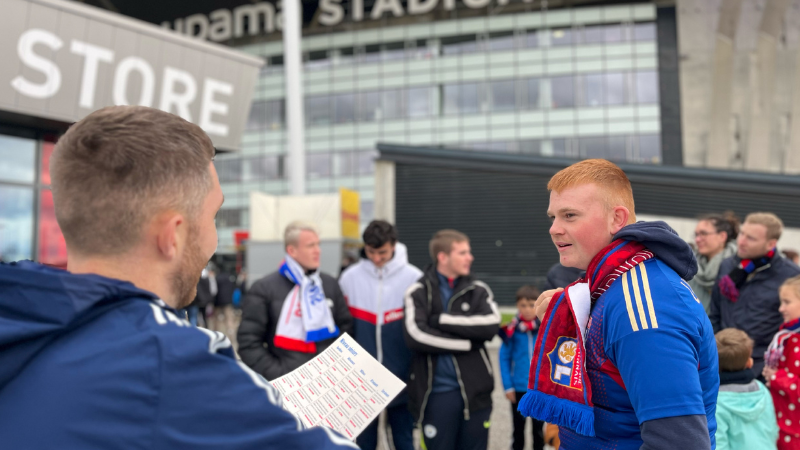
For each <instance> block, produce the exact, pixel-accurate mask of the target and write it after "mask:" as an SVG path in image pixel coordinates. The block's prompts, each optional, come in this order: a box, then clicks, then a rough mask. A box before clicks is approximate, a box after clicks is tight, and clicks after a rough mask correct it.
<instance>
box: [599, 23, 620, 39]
mask: <svg viewBox="0 0 800 450" xmlns="http://www.w3.org/2000/svg"><path fill="white" fill-rule="evenodd" d="M603 40H604V41H605V42H621V41H622V24H619V23H615V24H613V25H604V26H603Z"/></svg>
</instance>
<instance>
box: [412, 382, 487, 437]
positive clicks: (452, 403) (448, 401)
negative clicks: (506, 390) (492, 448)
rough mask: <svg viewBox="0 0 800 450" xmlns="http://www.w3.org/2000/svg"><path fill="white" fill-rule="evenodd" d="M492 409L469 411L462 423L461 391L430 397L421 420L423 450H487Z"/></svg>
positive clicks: (462, 403) (462, 404)
mask: <svg viewBox="0 0 800 450" xmlns="http://www.w3.org/2000/svg"><path fill="white" fill-rule="evenodd" d="M491 415H492V407H491V406H490V407H488V408H484V409H482V410H480V411H470V413H469V420H464V399H463V398H462V397H461V391H450V392H442V393H440V394H431V395H430V396H429V397H428V405H427V406H426V407H425V416H424V417H423V418H422V433H421V436H420V439H421V440H422V442H421V445H420V448H422V450H486V448H487V447H488V445H489V426H490V425H491V423H490V422H489V416H491Z"/></svg>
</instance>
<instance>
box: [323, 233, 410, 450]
mask: <svg viewBox="0 0 800 450" xmlns="http://www.w3.org/2000/svg"><path fill="white" fill-rule="evenodd" d="M363 238H364V250H363V251H362V254H361V256H362V259H361V261H359V262H358V263H356V264H354V265H352V266H350V267H348V268H347V270H345V272H344V273H343V274H342V276H341V278H340V279H339V285H340V286H341V288H342V292H343V293H344V296H345V299H346V300H347V304H348V306H349V307H350V314H352V316H353V319H354V326H353V334H354V335H355V336H354V337H355V339H356V341H357V342H358V343H359V344H361V346H362V347H364V349H366V350H367V351H368V352H369V353H370V354H371V355H372V356H374V357H375V358H376V359H377V360H378V361H380V362H381V364H383V365H384V366H385V367H386V368H387V369H389V370H390V371H391V372H392V373H394V374H395V375H396V376H397V377H398V378H400V379H401V380H403V381H404V382H407V381H408V373H409V367H410V364H411V351H410V350H409V349H408V347H406V344H405V341H404V338H403V317H404V314H403V296H404V294H405V292H406V289H408V288H409V286H411V285H412V284H414V282H416V281H417V280H418V279H419V278H420V276H422V272H421V271H420V270H419V269H417V268H416V267H414V266H412V265H411V264H409V263H408V255H407V252H406V247H405V245H403V244H401V243H398V242H397V230H396V228H395V227H394V226H393V225H392V224H390V223H389V222H386V221H384V220H374V221H372V222H371V223H370V224H369V225H368V226H367V228H366V229H365V230H364V234H363ZM407 403H408V398H407V396H406V394H405V392H403V393H402V394H400V395H399V396H398V397H397V398H395V399H394V401H393V402H392V403H391V404H390V405H389V407H388V408H387V409H386V411H387V418H388V423H389V426H390V427H391V429H392V439H393V440H394V447H395V449H397V450H413V448H414V444H413V440H412V431H413V429H414V419H413V418H412V416H411V413H410V412H409V410H408V406H407ZM356 442H357V443H358V445H359V446H360V447H361V448H362V450H375V448H376V446H377V444H378V420H377V419H376V420H375V421H373V422H372V423H371V424H370V425H369V427H367V429H366V430H364V432H363V433H361V435H359V437H358V440H357V441H356Z"/></svg>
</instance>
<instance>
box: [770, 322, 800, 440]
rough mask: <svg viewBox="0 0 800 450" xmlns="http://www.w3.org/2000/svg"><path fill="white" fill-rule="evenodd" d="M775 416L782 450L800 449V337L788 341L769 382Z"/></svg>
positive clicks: (793, 334) (792, 336)
mask: <svg viewBox="0 0 800 450" xmlns="http://www.w3.org/2000/svg"><path fill="white" fill-rule="evenodd" d="M769 389H770V391H771V392H772V401H773V403H775V415H776V416H777V418H778V427H779V428H780V436H779V438H778V449H779V450H790V449H798V450H800V334H798V333H796V332H795V333H792V334H791V335H789V336H788V337H786V338H785V340H784V347H783V356H781V358H780V361H779V362H778V370H777V372H776V373H775V375H774V376H773V377H771V378H770V380H769Z"/></svg>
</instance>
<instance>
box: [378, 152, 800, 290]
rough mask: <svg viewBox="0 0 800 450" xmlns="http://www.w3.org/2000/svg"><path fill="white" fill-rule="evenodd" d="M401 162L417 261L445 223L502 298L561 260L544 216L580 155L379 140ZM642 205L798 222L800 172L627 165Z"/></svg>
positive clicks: (407, 230)
mask: <svg viewBox="0 0 800 450" xmlns="http://www.w3.org/2000/svg"><path fill="white" fill-rule="evenodd" d="M379 149H380V150H381V159H384V160H393V161H395V163H396V185H395V188H396V191H395V192H396V208H395V215H396V222H397V226H398V230H399V232H400V240H401V241H403V242H404V243H405V244H406V245H407V246H408V250H409V259H410V261H411V263H413V264H415V265H417V266H419V267H424V266H426V265H428V264H429V263H430V257H429V256H428V241H429V240H430V238H431V236H432V235H433V233H435V232H436V231H437V230H440V229H442V228H455V229H457V230H460V231H463V232H465V233H467V235H469V236H470V238H471V243H472V250H473V254H474V255H475V263H474V265H473V273H474V274H475V275H476V276H477V277H478V278H480V279H482V280H484V281H485V282H487V283H488V284H489V285H490V286H491V287H492V289H493V290H494V292H495V297H496V298H497V301H498V302H500V303H506V304H509V303H513V302H514V293H515V291H516V289H517V288H518V287H519V286H521V285H522V284H526V283H533V284H536V285H539V286H540V287H541V285H542V283H543V281H544V276H545V274H546V273H547V270H548V268H549V267H550V266H551V265H553V264H554V263H556V262H557V261H558V253H557V252H556V250H555V248H554V247H553V244H552V243H551V241H550V237H549V234H548V229H549V226H550V223H549V219H548V218H547V216H546V211H547V206H548V203H549V195H548V193H547V187H546V186H547V182H548V181H549V179H550V177H552V175H553V174H555V173H556V172H557V171H558V170H560V169H562V168H563V167H565V166H566V165H568V164H570V163H571V162H574V161H565V160H552V159H546V158H541V157H538V158H537V157H525V156H519V155H507V154H492V153H481V152H467V151H447V150H441V149H420V148H416V149H414V148H411V149H410V150H408V151H404V150H403V149H402V148H390V147H387V146H383V145H381V146H379ZM622 168H623V169H624V170H625V171H626V173H627V174H628V176H629V178H630V179H631V183H632V186H633V191H634V197H635V200H636V212H638V213H641V214H655V215H665V216H675V217H686V218H696V217H698V216H700V215H702V214H705V213H709V212H722V211H724V210H733V211H734V212H736V213H737V214H738V215H739V216H740V217H744V216H745V215H746V214H747V213H750V212H754V211H773V212H775V213H776V214H778V215H779V216H780V217H781V218H782V219H783V220H784V222H785V224H786V226H789V227H800V208H797V199H798V198H800V180H797V179H796V177H794V178H792V177H786V176H783V177H782V176H766V175H760V174H752V173H750V174H748V173H743V172H730V171H709V170H696V169H687V168H670V167H664V166H661V167H658V166H634V165H629V166H622Z"/></svg>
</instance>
